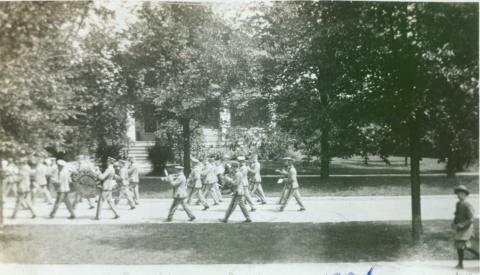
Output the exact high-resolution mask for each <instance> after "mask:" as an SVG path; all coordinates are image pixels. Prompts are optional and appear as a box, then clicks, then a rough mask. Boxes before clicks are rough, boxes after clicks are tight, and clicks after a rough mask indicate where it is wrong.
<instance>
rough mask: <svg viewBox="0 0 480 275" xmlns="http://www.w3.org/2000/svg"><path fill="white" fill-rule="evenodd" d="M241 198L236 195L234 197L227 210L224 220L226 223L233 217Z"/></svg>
mask: <svg viewBox="0 0 480 275" xmlns="http://www.w3.org/2000/svg"><path fill="white" fill-rule="evenodd" d="M240 198H241V197H240V196H238V195H237V194H234V195H233V197H232V200H231V201H230V205H229V206H228V208H227V212H225V218H224V219H223V221H224V222H227V221H228V218H230V215H232V213H233V210H235V207H237V204H238V200H239V199H240Z"/></svg>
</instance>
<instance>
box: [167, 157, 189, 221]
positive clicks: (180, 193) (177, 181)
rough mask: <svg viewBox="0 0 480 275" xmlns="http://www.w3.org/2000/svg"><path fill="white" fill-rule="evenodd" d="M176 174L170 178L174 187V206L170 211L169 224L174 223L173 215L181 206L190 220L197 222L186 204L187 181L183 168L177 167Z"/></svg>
mask: <svg viewBox="0 0 480 275" xmlns="http://www.w3.org/2000/svg"><path fill="white" fill-rule="evenodd" d="M175 172H176V173H175V175H171V176H168V181H169V182H170V184H171V185H172V186H173V202H172V206H171V207H170V211H168V217H167V222H170V221H172V219H173V214H175V211H176V210H177V207H178V206H179V205H182V207H183V210H184V211H185V213H187V216H188V218H189V220H190V221H193V220H195V216H194V215H193V213H192V211H191V210H190V208H188V205H187V204H186V203H185V198H186V197H187V179H186V178H185V174H184V173H183V167H182V166H175Z"/></svg>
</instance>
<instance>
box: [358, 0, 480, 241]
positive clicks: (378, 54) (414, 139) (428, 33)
mask: <svg viewBox="0 0 480 275" xmlns="http://www.w3.org/2000/svg"><path fill="white" fill-rule="evenodd" d="M459 7H460V6H458V5H446V4H433V3H431V4H411V3H398V4H391V5H390V4H389V5H382V4H375V5H370V4H369V5H368V6H364V7H363V8H362V13H361V16H360V21H359V24H358V29H357V31H356V32H354V33H355V34H356V36H355V38H354V39H356V41H357V44H358V45H360V47H358V48H357V49H358V52H359V53H361V54H357V56H358V57H359V58H358V59H357V63H356V65H355V67H357V68H359V71H361V72H362V73H359V74H355V76H357V77H358V78H357V80H356V81H357V82H358V83H361V84H362V86H363V87H362V89H361V90H360V91H352V93H351V97H353V98H354V100H353V101H352V102H355V105H356V106H363V107H364V111H363V112H362V113H363V114H364V115H363V117H362V119H364V120H367V121H375V122H378V123H382V124H386V125H389V127H391V129H392V131H393V133H394V134H395V135H397V136H402V135H404V133H405V134H406V136H407V140H408V147H409V156H410V158H411V163H410V177H411V188H412V236H413V239H414V241H415V242H416V243H418V242H419V241H420V239H421V234H422V222H421V208H420V159H421V157H422V156H423V155H424V154H425V150H424V148H425V144H426V143H427V142H428V140H427V139H426V137H427V132H428V130H429V128H430V127H432V126H433V125H432V124H429V123H427V121H428V120H429V119H431V118H432V115H433V113H434V109H432V105H431V103H432V102H441V100H440V101H439V98H442V96H441V92H440V89H439V88H438V85H439V84H438V83H439V80H441V79H442V78H443V79H445V78H444V77H440V76H441V75H442V73H441V72H442V71H444V70H445V69H446V70H450V69H454V68H455V66H456V65H455V63H453V62H451V60H449V58H446V56H448V52H449V51H450V50H451V49H449V48H450V47H449V46H448V45H449V44H450V43H452V41H451V40H450V38H448V37H446V36H444V35H443V34H442V32H441V31H440V32H439V31H438V30H443V29H449V28H450V27H451V25H449V24H447V22H456V25H455V26H456V27H457V28H465V29H463V31H462V32H463V33H464V34H465V36H464V37H463V41H470V42H472V40H471V39H472V38H473V40H474V41H475V39H474V38H475V37H477V36H478V30H477V33H474V32H471V27H467V26H466V25H464V24H463V23H464V22H462V20H460V19H458V18H461V17H458V16H455V14H457V15H458V13H459V11H458V10H457V9H459ZM473 10H474V9H473ZM466 12H467V11H466V10H463V11H461V12H460V13H461V14H463V13H466ZM437 18H448V20H437ZM477 19H478V16H477ZM458 20H460V21H458ZM450 31H453V30H451V29H450ZM467 33H468V35H467ZM473 43H476V42H473ZM446 45H447V46H446ZM477 51H478V47H477ZM469 58H475V57H474V56H472V55H471V54H470V55H469ZM436 62H439V63H441V64H442V66H436V65H435V63H436ZM477 70H478V67H477ZM436 106H438V107H440V108H442V107H441V106H442V105H440V106H439V105H436ZM467 112H469V113H472V112H473V113H474V112H475V111H474V110H472V109H470V110H468V111H467Z"/></svg>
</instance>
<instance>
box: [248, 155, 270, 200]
mask: <svg viewBox="0 0 480 275" xmlns="http://www.w3.org/2000/svg"><path fill="white" fill-rule="evenodd" d="M249 172H250V173H251V174H252V182H253V188H252V191H251V194H255V195H257V196H258V198H259V199H260V201H261V203H262V204H267V201H266V199H265V193H264V192H263V188H262V176H261V175H260V162H258V156H257V155H256V154H254V155H252V163H251V165H250V167H249Z"/></svg>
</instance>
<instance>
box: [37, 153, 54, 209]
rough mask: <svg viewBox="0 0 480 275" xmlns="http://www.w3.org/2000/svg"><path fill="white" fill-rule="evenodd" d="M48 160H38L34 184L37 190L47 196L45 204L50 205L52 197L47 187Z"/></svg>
mask: <svg viewBox="0 0 480 275" xmlns="http://www.w3.org/2000/svg"><path fill="white" fill-rule="evenodd" d="M44 162H45V163H46V162H47V160H44V161H42V160H40V159H38V160H37V165H36V167H35V170H34V174H33V182H34V186H35V188H36V189H38V190H40V192H42V193H43V195H44V196H45V202H46V203H48V204H50V205H51V204H53V203H52V196H51V195H50V191H49V190H48V186H47V183H48V182H47V176H48V172H49V171H48V167H47V166H46V165H45V163H44Z"/></svg>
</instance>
